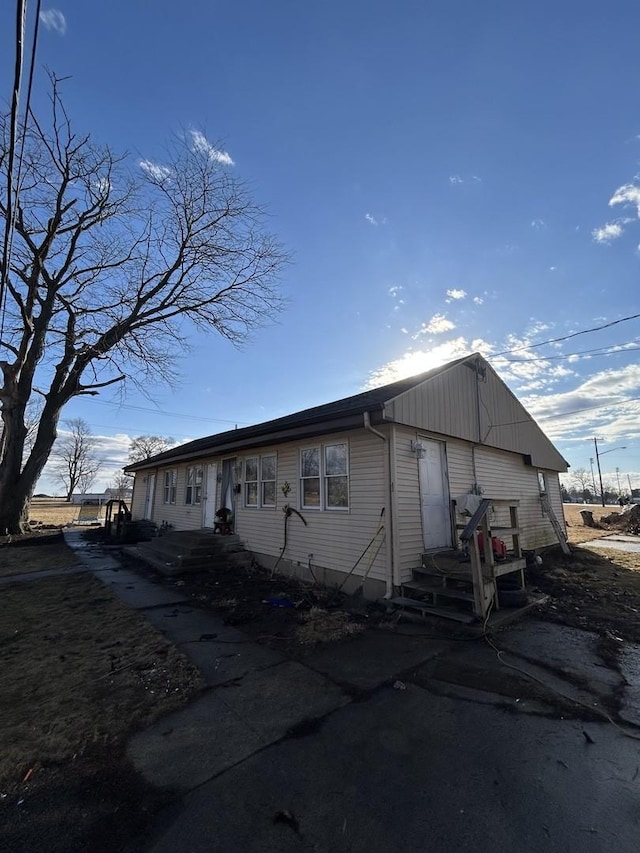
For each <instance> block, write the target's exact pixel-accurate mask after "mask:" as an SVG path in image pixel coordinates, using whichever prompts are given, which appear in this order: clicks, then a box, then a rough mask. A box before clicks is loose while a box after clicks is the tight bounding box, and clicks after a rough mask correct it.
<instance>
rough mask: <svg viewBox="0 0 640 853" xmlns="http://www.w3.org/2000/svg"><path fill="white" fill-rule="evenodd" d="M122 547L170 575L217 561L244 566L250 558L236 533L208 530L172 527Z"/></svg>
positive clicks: (207, 566) (199, 569)
mask: <svg viewBox="0 0 640 853" xmlns="http://www.w3.org/2000/svg"><path fill="white" fill-rule="evenodd" d="M123 550H124V551H125V552H126V553H129V554H131V555H132V556H135V557H137V558H138V559H140V560H142V561H143V562H144V563H146V564H147V565H149V566H151V567H152V568H154V569H156V571H158V572H160V573H161V574H163V575H167V576H170V577H171V576H174V575H182V574H186V573H188V572H204V571H207V570H209V569H213V568H215V567H216V566H219V565H221V564H223V565H225V566H228V565H232V566H237V567H238V568H248V567H249V566H250V565H251V559H252V558H251V554H250V553H249V552H248V551H247V550H246V549H245V547H244V545H243V543H242V542H241V541H240V537H239V536H238V535H237V534H231V535H228V536H223V535H221V534H219V533H213V531H208V530H175V531H174V530H172V531H169V532H168V533H165V534H164V535H163V536H158V537H156V538H154V539H152V540H150V541H149V542H139V543H138V544H137V545H131V546H126V547H125V548H124V549H123Z"/></svg>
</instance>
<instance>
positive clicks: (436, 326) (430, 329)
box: [411, 314, 456, 341]
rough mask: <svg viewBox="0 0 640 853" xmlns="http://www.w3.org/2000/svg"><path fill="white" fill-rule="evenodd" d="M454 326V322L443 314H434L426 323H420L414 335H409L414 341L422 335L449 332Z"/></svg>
mask: <svg viewBox="0 0 640 853" xmlns="http://www.w3.org/2000/svg"><path fill="white" fill-rule="evenodd" d="M455 327H456V326H455V323H452V322H451V320H448V319H447V318H446V317H445V316H444V314H434V315H433V317H432V318H431V319H430V320H429V322H428V323H423V324H422V326H421V327H420V328H419V329H418V331H417V332H416V333H415V335H412V336H411V339H412V340H414V341H415V340H417V339H418V338H421V337H422V336H423V335H441V334H443V333H444V332H450V331H451V330H452V329H455Z"/></svg>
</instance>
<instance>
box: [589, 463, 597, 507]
mask: <svg viewBox="0 0 640 853" xmlns="http://www.w3.org/2000/svg"><path fill="white" fill-rule="evenodd" d="M589 462H590V463H591V482H592V484H593V496H594V498H595V496H596V495H597V494H598V490H597V489H596V478H595V477H594V476H593V456H592V457H591V458H590V459H589Z"/></svg>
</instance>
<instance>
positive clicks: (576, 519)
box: [562, 504, 620, 545]
mask: <svg viewBox="0 0 640 853" xmlns="http://www.w3.org/2000/svg"><path fill="white" fill-rule="evenodd" d="M562 506H563V509H564V518H565V521H566V523H567V538H568V540H569V543H573V544H574V545H579V544H580V543H581V542H589V541H590V540H591V539H602V537H603V536H607V535H608V534H609V533H611V532H612V531H611V530H604V529H601V528H598V527H586V526H585V525H584V524H583V523H582V517H581V515H580V513H581V512H582V511H583V510H588V511H589V512H591V513H593V519H594V521H595V522H596V523H597V522H599V521H600V519H601V518H602V516H603V515H610V514H611V513H612V512H618V511H619V510H620V507H619V506H617V505H616V506H606V507H601V506H596V505H595V504H588V505H585V504H563V505H562Z"/></svg>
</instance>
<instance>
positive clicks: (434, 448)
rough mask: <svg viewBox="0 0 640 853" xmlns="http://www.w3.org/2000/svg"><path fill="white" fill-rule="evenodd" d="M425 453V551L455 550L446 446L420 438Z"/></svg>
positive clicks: (421, 469) (422, 462)
mask: <svg viewBox="0 0 640 853" xmlns="http://www.w3.org/2000/svg"><path fill="white" fill-rule="evenodd" d="M420 442H421V444H422V445H423V446H424V448H425V454H424V456H423V457H422V459H420V460H418V465H419V472H420V503H421V508H422V535H423V539H424V547H425V550H427V551H428V550H430V549H433V548H450V547H451V514H450V511H449V489H448V487H447V481H446V476H445V464H444V445H443V444H442V442H440V441H430V440H429V439H424V438H421V439H420Z"/></svg>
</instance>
